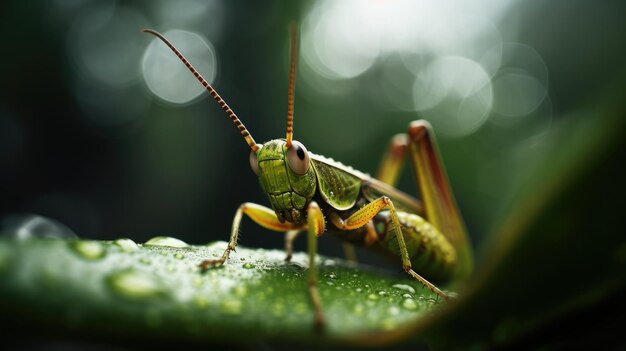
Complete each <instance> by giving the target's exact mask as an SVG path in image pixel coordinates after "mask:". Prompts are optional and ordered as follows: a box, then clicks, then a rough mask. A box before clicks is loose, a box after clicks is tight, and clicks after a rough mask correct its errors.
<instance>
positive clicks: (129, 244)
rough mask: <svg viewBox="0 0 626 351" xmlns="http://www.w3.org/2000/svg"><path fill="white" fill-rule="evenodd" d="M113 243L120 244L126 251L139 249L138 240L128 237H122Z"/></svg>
mask: <svg viewBox="0 0 626 351" xmlns="http://www.w3.org/2000/svg"><path fill="white" fill-rule="evenodd" d="M113 244H115V245H117V246H119V247H120V248H121V249H122V251H124V252H131V251H137V250H139V245H137V243H136V242H134V241H132V240H131V239H128V238H120V239H117V240H115V241H114V242H113Z"/></svg>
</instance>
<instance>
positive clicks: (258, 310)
mask: <svg viewBox="0 0 626 351" xmlns="http://www.w3.org/2000/svg"><path fill="white" fill-rule="evenodd" d="M225 247H226V243H225V242H216V243H213V244H210V245H207V246H190V245H187V244H186V243H184V242H182V241H180V240H178V239H174V238H167V237H157V238H153V239H151V240H149V241H148V242H146V243H145V244H143V245H137V244H135V243H134V242H133V241H132V240H130V239H119V240H116V241H113V242H105V241H87V240H77V239H71V240H67V239H53V238H27V239H21V240H20V239H8V238H4V239H2V240H0V301H3V302H4V305H5V306H3V307H4V308H3V310H2V312H1V314H2V319H4V320H15V319H19V320H21V321H24V322H25V323H31V324H35V325H39V326H40V327H42V328H44V329H45V328H49V327H54V328H56V329H58V330H60V331H67V330H72V331H75V332H78V333H84V332H96V333H98V334H102V333H103V331H106V334H107V335H109V336H125V337H130V338H135V337H140V336H142V335H149V336H150V338H151V339H153V340H154V339H155V338H156V339H161V338H167V339H170V340H186V341H189V340H196V341H206V340H215V339H217V340H222V341H233V340H235V341H242V335H248V336H254V338H257V339H272V338H280V339H281V340H285V339H293V340H296V339H297V340H307V339H310V338H313V337H315V338H318V337H319V335H316V334H315V333H314V331H313V323H312V322H313V312H312V307H311V303H310V298H309V293H308V288H307V267H308V263H307V261H308V259H307V255H305V254H304V253H296V254H295V255H294V257H293V260H292V261H291V262H289V263H287V262H285V261H284V258H285V253H284V252H283V251H278V250H263V249H257V250H252V249H247V248H243V247H238V249H237V252H235V253H232V254H231V258H230V259H229V261H227V264H225V265H224V266H223V267H219V268H215V269H209V270H207V271H204V272H203V271H201V270H199V269H198V263H199V262H201V261H202V260H203V259H207V258H215V257H218V256H219V255H221V254H222V252H223V250H224V249H225ZM318 263H319V271H320V274H319V279H320V280H319V291H320V295H321V299H322V302H323V305H324V313H325V317H326V321H327V330H326V333H325V336H326V337H329V338H333V339H336V338H344V337H349V338H352V337H355V336H357V335H360V334H362V333H365V332H372V331H384V330H389V329H393V328H395V327H397V326H398V325H400V324H403V323H407V322H409V321H414V320H416V319H420V318H423V317H425V316H428V315H430V314H431V312H432V311H434V310H436V309H438V308H439V307H440V306H441V305H444V303H443V302H438V301H437V299H436V297H435V296H434V295H433V294H432V293H431V292H430V291H428V290H427V289H423V288H422V287H421V286H420V285H419V283H417V282H414V281H411V280H410V279H409V278H404V277H402V276H399V277H398V278H390V277H389V276H388V274H384V273H381V272H378V271H374V270H372V269H368V268H365V267H356V266H354V265H352V264H350V263H347V262H345V261H342V260H331V259H328V258H325V257H322V256H319V260H318ZM244 339H247V338H244Z"/></svg>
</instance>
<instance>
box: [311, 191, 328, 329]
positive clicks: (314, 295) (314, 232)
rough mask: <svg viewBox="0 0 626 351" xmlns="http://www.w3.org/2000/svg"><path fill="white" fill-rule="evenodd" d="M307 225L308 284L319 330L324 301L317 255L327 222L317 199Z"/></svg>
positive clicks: (322, 317) (322, 321) (313, 203)
mask: <svg viewBox="0 0 626 351" xmlns="http://www.w3.org/2000/svg"><path fill="white" fill-rule="evenodd" d="M307 227H308V229H309V236H308V251H309V276H308V285H309V293H310V295H311V302H312V303H313V309H314V313H315V320H314V323H315V324H314V327H315V330H317V331H322V330H323V329H324V315H323V313H322V302H321V299H320V295H319V292H318V291H317V266H316V264H315V256H316V254H317V237H318V236H320V235H322V234H323V233H324V230H326V224H325V222H324V215H323V214H322V210H320V207H319V206H318V204H317V203H316V202H315V201H311V203H309V206H308V208H307Z"/></svg>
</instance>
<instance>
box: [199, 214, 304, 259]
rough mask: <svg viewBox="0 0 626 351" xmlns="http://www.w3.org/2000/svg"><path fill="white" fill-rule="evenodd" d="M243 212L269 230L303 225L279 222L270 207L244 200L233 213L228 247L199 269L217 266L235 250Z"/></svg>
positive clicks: (278, 230) (288, 229) (300, 227)
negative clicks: (219, 255)
mask: <svg viewBox="0 0 626 351" xmlns="http://www.w3.org/2000/svg"><path fill="white" fill-rule="evenodd" d="M243 214H246V215H248V217H250V218H251V219H252V220H253V221H254V222H256V223H257V224H258V225H260V226H262V227H264V228H267V229H270V230H274V231H277V232H287V231H291V230H301V229H302V227H303V226H302V225H295V224H293V223H289V222H285V223H281V222H280V221H279V220H278V217H276V213H275V212H274V211H273V210H272V209H270V208H267V207H265V206H261V205H257V204H255V203H252V202H245V203H243V204H241V206H239V208H238V209H237V212H236V213H235V218H233V226H232V229H231V232H230V240H229V242H228V247H227V248H226V250H224V253H223V254H222V257H220V258H218V259H216V260H204V261H202V262H201V263H200V265H199V267H200V269H203V270H204V269H207V268H209V267H217V266H220V265H222V264H224V262H226V260H228V257H229V256H230V252H231V251H235V248H236V247H237V239H238V237H239V226H240V225H241V219H242V217H243Z"/></svg>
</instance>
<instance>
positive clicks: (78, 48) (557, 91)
mask: <svg viewBox="0 0 626 351" xmlns="http://www.w3.org/2000/svg"><path fill="white" fill-rule="evenodd" d="M624 7H625V6H624V5H623V3H622V2H618V1H604V2H591V1H578V0H574V1H571V0H568V1H565V0H560V1H517V0H476V1H462V0H450V1H408V0H407V1H383V0H377V1H374V0H371V1H325V0H319V1H302V2H294V1H254V2H245V1H196V0H185V1H176V2H173V1H138V2H126V1H117V2H114V1H107V2H102V1H95V0H51V1H45V2H43V1H42V2H37V1H34V2H24V1H5V2H3V3H2V5H0V13H1V15H0V16H1V18H2V20H1V21H0V28H1V29H2V33H3V34H4V35H3V50H2V55H1V58H0V60H1V61H0V62H1V63H2V64H1V65H0V72H1V74H0V76H1V77H2V84H1V85H0V92H1V93H0V197H1V201H0V215H1V216H2V218H4V222H5V225H6V223H8V222H11V219H15V218H23V217H20V216H24V215H30V214H36V215H40V216H44V217H47V218H50V219H53V220H55V221H57V222H58V223H59V224H58V225H59V226H61V224H62V225H65V226H66V227H67V228H69V230H71V231H73V232H74V233H76V234H77V235H79V236H81V237H90V238H96V239H105V240H108V239H115V238H118V237H129V238H132V239H134V240H135V241H137V242H143V241H145V240H147V239H148V238H150V237H153V236H157V235H168V236H174V237H177V238H180V239H182V240H184V241H187V242H189V243H194V244H201V243H205V242H209V241H214V240H227V239H228V237H229V232H230V226H231V222H232V217H233V215H234V212H235V210H236V208H237V207H238V206H239V204H241V203H242V202H245V201H251V202H257V203H260V204H267V201H266V199H265V197H264V195H263V194H262V193H261V190H260V188H259V186H258V182H257V180H256V177H255V176H254V174H253V173H252V171H251V170H250V169H249V164H248V154H249V148H248V146H247V145H246V143H245V142H244V141H243V139H242V138H241V136H240V135H239V133H238V131H237V129H236V128H234V126H233V125H232V123H231V122H230V120H229V119H228V118H226V115H225V114H224V112H223V111H222V110H221V109H220V108H219V106H218V105H217V104H216V103H215V102H214V101H213V100H211V99H210V96H209V95H208V94H207V93H205V92H203V91H202V87H201V86H200V85H199V84H198V83H197V82H196V81H195V80H194V78H193V76H192V75H191V74H190V73H188V72H187V71H186V69H185V68H184V66H183V65H182V64H181V63H180V62H179V61H178V59H177V58H176V57H175V56H174V55H173V54H171V53H170V52H169V51H168V50H167V49H166V48H165V47H164V46H163V45H161V44H160V43H157V42H155V40H154V37H152V36H149V35H147V34H142V33H140V32H139V29H141V28H144V27H148V28H154V29H156V30H158V31H161V32H162V33H164V34H165V35H166V36H167V37H168V38H169V39H170V41H172V42H173V44H174V45H176V46H177V47H178V48H179V49H180V50H181V51H182V53H183V54H185V55H186V56H187V57H188V58H189V59H190V61H191V62H192V63H193V64H194V65H195V66H196V68H198V69H199V71H200V72H201V73H202V74H203V75H204V76H205V77H206V78H207V79H208V80H209V81H210V82H211V83H212V85H213V86H214V87H215V88H216V89H217V91H218V92H219V93H220V94H221V95H222V97H223V98H224V99H225V100H226V101H227V102H228V104H229V105H230V106H231V107H232V108H233V110H234V111H235V112H236V113H237V114H238V115H239V117H240V118H241V119H242V121H243V122H244V123H245V124H246V126H247V127H248V129H249V130H250V132H251V133H252V135H253V136H254V138H255V139H256V140H257V142H263V141H266V140H269V139H274V138H281V137H284V133H285V123H286V112H287V74H288V65H289V62H288V51H289V44H288V43H289V42H288V40H289V37H288V24H289V22H290V21H291V20H293V19H295V20H297V21H298V22H299V23H300V54H299V65H298V75H297V83H296V104H295V121H294V128H295V138H296V139H298V140H300V141H301V142H303V143H304V144H305V145H306V146H307V147H308V149H309V150H310V151H312V152H314V153H318V154H322V155H326V156H329V157H333V158H335V159H337V160H340V161H342V162H343V163H346V164H348V165H351V166H354V167H355V168H357V169H359V170H362V171H364V172H369V173H371V174H374V173H376V169H377V166H378V164H379V162H380V159H381V157H382V154H383V152H384V151H385V149H386V147H387V143H388V141H389V140H390V138H391V137H392V136H393V135H394V134H396V133H400V132H405V131H406V128H407V126H408V124H409V122H411V121H412V120H415V119H419V118H423V119H426V120H428V121H430V122H431V123H432V125H433V126H434V128H435V131H436V133H437V136H438V141H439V144H440V149H441V152H442V154H443V158H444V160H445V164H446V166H447V169H448V172H449V175H450V178H451V182H452V186H453V188H454V191H455V194H456V198H457V200H458V202H459V206H460V208H461V212H462V213H463V214H464V218H465V220H466V222H467V226H468V228H469V232H470V234H471V237H472V241H473V245H474V246H475V248H476V249H477V250H478V252H479V253H480V251H481V249H482V247H483V246H484V244H485V242H486V238H487V237H488V235H489V234H490V233H491V232H492V231H493V230H494V228H495V227H496V226H497V225H498V223H499V222H500V221H501V218H502V217H503V215H504V214H505V213H507V211H509V210H510V208H511V206H512V204H513V203H514V201H515V199H516V198H517V196H518V195H519V194H518V191H519V189H520V187H521V185H522V184H524V182H525V180H526V179H527V178H528V176H529V174H530V173H532V172H536V169H534V168H533V167H534V165H535V164H536V160H537V159H538V158H539V156H540V155H541V153H542V151H543V150H544V147H545V145H546V143H548V142H550V140H549V139H550V136H551V135H552V133H551V131H553V130H554V129H557V128H559V126H560V125H561V123H563V120H565V119H567V118H568V117H567V116H569V115H571V112H572V111H576V110H578V109H580V108H581V107H582V106H585V105H587V104H589V103H592V102H593V100H594V99H596V98H597V97H598V96H597V95H598V94H599V93H600V92H601V91H602V90H603V89H604V88H606V87H607V86H609V85H610V84H612V83H613V80H614V78H613V77H615V76H616V75H617V74H618V73H622V72H624V66H625V64H624V60H623V54H624V53H626V46H625V40H624V34H625V33H626V31H625V30H626V22H625V21H624V20H623V14H624V13H625V12H624ZM589 118H602V117H601V116H589ZM552 142H554V141H552ZM399 188H401V189H403V190H405V191H407V192H409V193H415V192H416V186H415V183H414V181H413V180H412V179H411V177H410V176H409V174H408V172H406V174H405V175H404V176H403V178H402V180H401V184H400V186H399ZM526 195H528V194H526ZM16 216H17V217H16ZM282 242H283V237H282V235H280V234H277V233H273V232H269V231H266V230H264V229H262V228H259V227H258V226H256V225H255V224H254V223H253V222H251V221H249V220H247V219H246V220H245V221H244V223H243V226H242V236H241V240H240V243H241V244H243V245H246V246H257V247H266V248H282ZM320 245H321V251H322V252H323V253H330V254H333V253H337V252H340V251H339V250H338V249H337V247H338V246H337V245H336V244H335V243H334V242H333V240H330V239H327V240H321V242H320ZM297 248H300V249H303V248H304V241H303V240H302V241H301V242H299V243H298V244H297Z"/></svg>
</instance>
